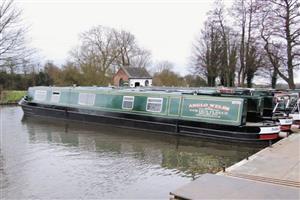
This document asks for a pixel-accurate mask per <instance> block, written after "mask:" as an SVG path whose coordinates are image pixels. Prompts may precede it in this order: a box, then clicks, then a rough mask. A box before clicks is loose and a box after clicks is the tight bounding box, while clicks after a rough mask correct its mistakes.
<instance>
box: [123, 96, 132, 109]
mask: <svg viewBox="0 0 300 200" xmlns="http://www.w3.org/2000/svg"><path fill="white" fill-rule="evenodd" d="M133 104H134V97H133V96H124V97H123V103H122V108H123V109H130V110H131V109H132V108H133Z"/></svg>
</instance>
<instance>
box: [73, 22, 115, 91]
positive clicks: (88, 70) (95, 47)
mask: <svg viewBox="0 0 300 200" xmlns="http://www.w3.org/2000/svg"><path fill="white" fill-rule="evenodd" d="M80 41H81V44H80V46H79V47H78V48H77V49H75V50H73V51H72V52H71V55H72V57H73V59H74V62H75V63H76V64H77V65H78V66H79V67H80V68H81V71H82V73H84V75H85V76H84V77H85V79H86V80H85V83H86V84H89V85H93V84H96V85H101V84H106V83H107V72H108V70H109V69H110V68H112V67H113V65H114V64H115V63H116V59H117V58H118V56H119V51H118V49H117V44H116V42H115V37H114V31H113V30H112V29H110V28H107V27H103V26H97V27H93V28H92V29H90V30H89V31H86V32H84V33H82V34H81V35H80Z"/></svg>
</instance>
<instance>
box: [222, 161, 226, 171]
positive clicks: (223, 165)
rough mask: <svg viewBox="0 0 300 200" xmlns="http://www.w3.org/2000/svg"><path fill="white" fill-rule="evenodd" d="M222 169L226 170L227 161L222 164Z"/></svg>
mask: <svg viewBox="0 0 300 200" xmlns="http://www.w3.org/2000/svg"><path fill="white" fill-rule="evenodd" d="M222 171H223V172H226V165H225V163H223V164H222Z"/></svg>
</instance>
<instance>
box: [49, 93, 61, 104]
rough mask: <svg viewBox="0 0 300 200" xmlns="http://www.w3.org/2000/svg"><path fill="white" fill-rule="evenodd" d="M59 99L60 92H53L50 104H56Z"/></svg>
mask: <svg viewBox="0 0 300 200" xmlns="http://www.w3.org/2000/svg"><path fill="white" fill-rule="evenodd" d="M59 99H60V92H59V91H53V92H52V95H51V102H53V103H58V102H59Z"/></svg>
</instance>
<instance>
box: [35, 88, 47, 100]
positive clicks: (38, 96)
mask: <svg viewBox="0 0 300 200" xmlns="http://www.w3.org/2000/svg"><path fill="white" fill-rule="evenodd" d="M46 97H47V91H46V90H36V91H35V92H34V100H36V101H45V100H46Z"/></svg>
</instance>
